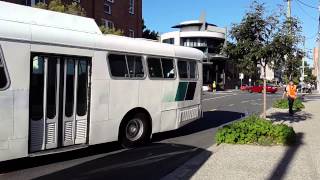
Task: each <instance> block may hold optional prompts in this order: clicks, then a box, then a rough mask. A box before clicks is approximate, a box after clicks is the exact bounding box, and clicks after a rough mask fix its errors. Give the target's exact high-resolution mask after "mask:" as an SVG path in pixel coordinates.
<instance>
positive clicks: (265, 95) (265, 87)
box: [262, 65, 267, 118]
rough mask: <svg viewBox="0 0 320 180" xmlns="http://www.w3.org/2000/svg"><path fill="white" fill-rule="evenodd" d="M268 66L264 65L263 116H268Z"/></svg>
mask: <svg viewBox="0 0 320 180" xmlns="http://www.w3.org/2000/svg"><path fill="white" fill-rule="evenodd" d="M266 66H267V65H264V66H263V110H262V117H263V118H266V117H267V114H266V113H267V74H266Z"/></svg>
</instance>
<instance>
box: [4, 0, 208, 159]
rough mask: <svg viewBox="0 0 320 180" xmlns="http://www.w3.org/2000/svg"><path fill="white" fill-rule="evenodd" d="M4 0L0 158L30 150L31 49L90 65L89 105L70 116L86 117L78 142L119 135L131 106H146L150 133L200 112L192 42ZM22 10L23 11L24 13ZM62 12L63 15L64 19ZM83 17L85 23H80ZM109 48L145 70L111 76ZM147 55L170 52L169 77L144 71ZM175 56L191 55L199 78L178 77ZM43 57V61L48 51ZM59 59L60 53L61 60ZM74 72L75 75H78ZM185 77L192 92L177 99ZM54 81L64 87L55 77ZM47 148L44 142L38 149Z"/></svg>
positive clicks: (95, 141) (198, 55)
mask: <svg viewBox="0 0 320 180" xmlns="http://www.w3.org/2000/svg"><path fill="white" fill-rule="evenodd" d="M8 4H9V3H5V2H0V10H1V11H0V24H1V28H0V47H1V49H2V51H3V55H4V60H5V64H6V69H7V71H8V74H9V79H10V83H11V84H10V86H9V88H8V89H5V90H1V91H0V161H5V160H10V159H15V158H22V157H26V156H28V155H30V153H31V152H29V148H30V147H29V146H30V139H29V138H30V134H29V123H30V122H31V120H30V114H29V108H30V107H29V98H30V97H29V96H30V94H31V92H30V91H31V90H30V84H31V80H30V75H31V74H30V73H31V72H30V69H31V67H32V66H31V62H32V61H33V60H32V59H31V56H32V55H33V56H34V55H35V54H36V55H37V56H38V54H40V55H42V54H43V55H44V56H48V57H49V56H55V57H63V58H69V57H72V58H74V61H76V64H77V65H76V66H75V67H77V66H78V65H79V64H80V63H79V61H80V60H79V59H77V58H84V59H85V61H86V62H89V61H90V63H89V64H87V67H88V68H91V77H89V78H90V80H89V82H88V83H90V84H89V86H88V88H90V89H89V91H90V97H88V100H89V104H88V107H89V108H90V109H89V110H88V111H87V113H90V114H86V115H85V116H81V117H78V116H76V117H75V118H76V120H77V118H80V119H79V120H83V118H84V119H85V120H87V123H88V125H87V128H88V129H87V132H88V134H87V135H88V136H84V137H85V138H86V139H87V141H83V139H82V140H79V141H78V142H81V143H85V144H98V143H105V142H110V141H115V140H118V134H119V127H120V123H121V121H122V120H123V118H124V116H125V115H126V114H127V113H128V112H129V111H130V110H132V109H134V108H137V107H139V108H143V109H145V110H146V111H147V112H148V113H149V114H150V116H151V120H152V133H157V132H163V131H169V130H173V129H177V128H179V127H180V126H182V125H184V124H186V123H187V122H190V121H192V120H195V119H197V118H199V117H200V111H201V87H202V74H201V72H202V64H201V60H202V57H203V54H202V53H201V52H200V51H199V50H196V49H192V48H186V47H177V46H172V45H168V44H161V43H156V42H152V41H147V40H140V39H133V38H127V37H118V36H113V35H101V32H100V31H97V28H98V27H97V25H96V24H95V23H94V21H93V20H92V19H88V18H83V17H77V16H72V15H67V14H62V13H56V12H50V11H45V10H39V9H35V8H28V7H23V6H17V5H12V4H10V5H8ZM7 5H8V9H10V8H11V9H12V8H21V11H20V10H19V11H17V13H15V14H14V16H10V17H9V16H8V14H6V13H7V12H10V11H9V10H8V9H6V6H7ZM2 10H3V11H2ZM19 12H21V13H22V14H21V13H20V14H19ZM24 13H25V14H28V15H26V17H24V16H23V14H24ZM30 13H31V14H33V15H31V14H30ZM36 14H37V16H38V15H39V16H41V18H40V19H33V18H35V17H37V16H36ZM45 17H46V18H45ZM48 17H51V18H48ZM64 17H65V18H64ZM64 19H66V20H67V21H68V22H69V23H65V22H64V21H63V20H64ZM44 20H46V21H44ZM51 20H52V22H51ZM57 22H59V23H57ZM71 22H72V23H71ZM60 23H61V24H60ZM85 23H87V24H86V25H84V24H85ZM78 26H79V28H77V27H78ZM86 26H88V28H86ZM109 53H122V54H136V55H139V56H142V57H143V64H144V70H145V71H144V72H145V74H146V76H145V78H143V79H141V80H136V79H135V80H133V79H132V80H123V79H117V78H112V77H111V76H110V72H109V70H110V69H109V66H108V62H107V55H108V54H109ZM40 55H39V56H40ZM147 57H159V58H164V57H165V58H170V59H175V61H174V62H175V70H176V78H175V79H170V80H166V79H152V78H150V77H149V75H148V69H147V68H148V67H147ZM180 58H185V59H188V60H193V61H197V62H198V63H197V64H198V79H196V80H181V79H180V78H179V76H178V67H177V59H180ZM45 61H46V63H48V59H47V60H45ZM59 61H60V60H59ZM66 61H67V60H66V59H63V61H62V62H64V63H65V62H66ZM60 65H61V64H59V63H57V65H56V67H57V69H60V68H62V66H61V67H60ZM58 67H59V68H58ZM64 67H66V66H64ZM65 70H66V69H65ZM46 72H47V70H46ZM75 72H77V70H76V71H75ZM61 73H62V72H61ZM57 74H58V73H57ZM57 77H59V75H57ZM61 77H62V76H61ZM76 77H77V78H78V75H77V76H76ZM77 78H75V82H76V79H77ZM57 82H58V81H57ZM192 82H196V88H195V92H194V97H193V99H189V100H184V99H183V100H182V99H179V98H178V99H177V98H176V97H177V93H178V91H179V84H180V83H192ZM59 83H61V85H62V86H63V87H65V85H63V83H62V82H59ZM77 83H78V82H77ZM77 83H75V85H76V84H77ZM90 85H91V86H90ZM184 87H185V88H187V87H188V86H184ZM46 88H47V86H46ZM74 89H75V88H74ZM74 92H76V90H75V91H74ZM60 94H61V92H60ZM59 96H60V95H59ZM61 96H62V95H61ZM74 96H75V95H74ZM59 98H60V97H59ZM59 98H57V99H59ZM63 98H65V97H64V95H63ZM63 98H61V99H63ZM59 102H60V100H59ZM63 103H64V101H63ZM74 107H75V106H74ZM59 111H60V110H59ZM198 111H199V112H198ZM89 115H90V116H89ZM88 118H89V119H88ZM81 131H82V129H81ZM75 141H77V140H75ZM74 144H76V143H74ZM74 144H71V145H74ZM60 147H61V146H60ZM58 148H59V147H58ZM47 149H48V148H43V149H41V151H42V150H47ZM58 150H59V149H58Z"/></svg>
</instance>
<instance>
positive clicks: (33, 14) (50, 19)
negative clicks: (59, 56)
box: [0, 1, 101, 34]
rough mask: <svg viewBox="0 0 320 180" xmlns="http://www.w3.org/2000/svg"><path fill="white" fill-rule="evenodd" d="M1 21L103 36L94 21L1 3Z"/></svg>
mask: <svg viewBox="0 0 320 180" xmlns="http://www.w3.org/2000/svg"><path fill="white" fill-rule="evenodd" d="M0 19H1V20H7V21H13V22H19V23H26V24H33V25H39V26H47V27H53V28H61V29H67V30H73V31H80V32H86V33H92V34H101V31H100V29H99V27H98V26H97V24H96V22H95V21H94V20H93V19H90V18H86V17H81V16H75V15H70V14H65V13H59V12H54V11H48V10H43V9H39V8H33V7H28V6H23V5H17V4H13V3H7V2H3V1H0Z"/></svg>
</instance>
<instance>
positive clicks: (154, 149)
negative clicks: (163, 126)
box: [0, 111, 244, 179]
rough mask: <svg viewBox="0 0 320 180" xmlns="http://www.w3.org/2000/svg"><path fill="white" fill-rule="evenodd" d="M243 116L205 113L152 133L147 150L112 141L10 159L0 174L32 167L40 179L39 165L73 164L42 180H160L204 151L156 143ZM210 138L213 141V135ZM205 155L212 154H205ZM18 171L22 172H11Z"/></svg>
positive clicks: (1, 164)
mask: <svg viewBox="0 0 320 180" xmlns="http://www.w3.org/2000/svg"><path fill="white" fill-rule="evenodd" d="M243 116H244V114H243V113H238V112H229V111H212V112H205V113H204V118H202V119H199V120H196V121H194V122H192V123H190V124H187V125H185V126H184V127H181V128H180V129H178V130H175V131H169V132H164V133H159V134H155V135H154V136H153V142H154V143H152V144H150V145H149V146H146V147H141V148H137V149H131V150H125V149H122V148H121V146H120V145H119V143H117V142H112V143H105V144H100V145H93V146H89V147H88V148H84V149H80V150H75V151H70V152H65V153H59V154H53V155H46V156H40V157H33V158H22V159H18V160H11V161H7V162H2V163H0V174H1V173H7V174H4V175H5V176H1V178H3V177H4V178H6V177H7V176H8V179H14V178H12V177H10V174H15V175H16V174H21V173H22V174H23V173H24V171H26V172H27V171H29V170H30V168H34V169H35V170H32V171H33V174H34V175H35V174H38V176H39V173H37V172H34V171H36V169H37V168H38V167H39V168H42V169H43V167H41V166H50V168H48V169H49V170H48V171H50V170H51V169H52V166H64V164H68V165H69V166H70V164H72V163H73V161H75V163H73V165H74V166H73V167H70V168H67V167H61V169H64V168H66V169H64V170H60V171H58V172H53V173H51V174H49V175H48V174H44V175H43V177H41V178H43V179H59V178H62V179H72V178H73V177H74V178H73V179H77V178H80V177H81V178H84V179H89V178H97V179H100V178H102V179H110V178H112V177H113V178H114V177H117V179H127V178H128V177H130V178H131V179H144V178H146V179H152V178H154V179H159V178H160V177H163V176H165V175H167V174H168V173H170V172H171V171H173V170H174V169H176V168H178V167H179V166H180V165H182V164H183V163H184V162H186V161H187V160H189V159H190V158H192V157H193V156H194V155H196V154H198V153H200V152H203V151H206V150H205V149H203V148H199V147H195V146H193V145H191V146H189V145H177V144H172V143H160V142H159V141H162V140H165V139H170V138H175V137H180V136H185V135H190V134H193V133H197V132H201V131H205V130H208V129H211V128H215V127H219V126H221V125H224V124H227V123H230V122H232V121H235V120H238V119H240V118H241V117H243ZM209 138H210V139H212V140H213V136H212V137H211V136H210V137H209ZM182 144H183V143H182ZM106 153H107V154H106ZM208 153H211V152H209V151H208ZM88 159H89V160H88ZM64 161H71V163H64ZM77 164H78V165H77ZM45 168H46V167H45ZM18 170H20V171H21V172H12V171H18ZM32 171H31V172H32ZM10 172H12V173H10ZM47 173H48V172H47ZM151 177H152V178H151ZM32 178H35V177H32Z"/></svg>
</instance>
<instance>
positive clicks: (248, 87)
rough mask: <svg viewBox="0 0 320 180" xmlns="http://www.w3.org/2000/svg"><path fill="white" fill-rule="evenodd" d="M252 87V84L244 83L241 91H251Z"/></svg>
mask: <svg viewBox="0 0 320 180" xmlns="http://www.w3.org/2000/svg"><path fill="white" fill-rule="evenodd" d="M250 88H251V86H248V85H247V84H243V85H242V86H240V90H241V91H249V90H250Z"/></svg>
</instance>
